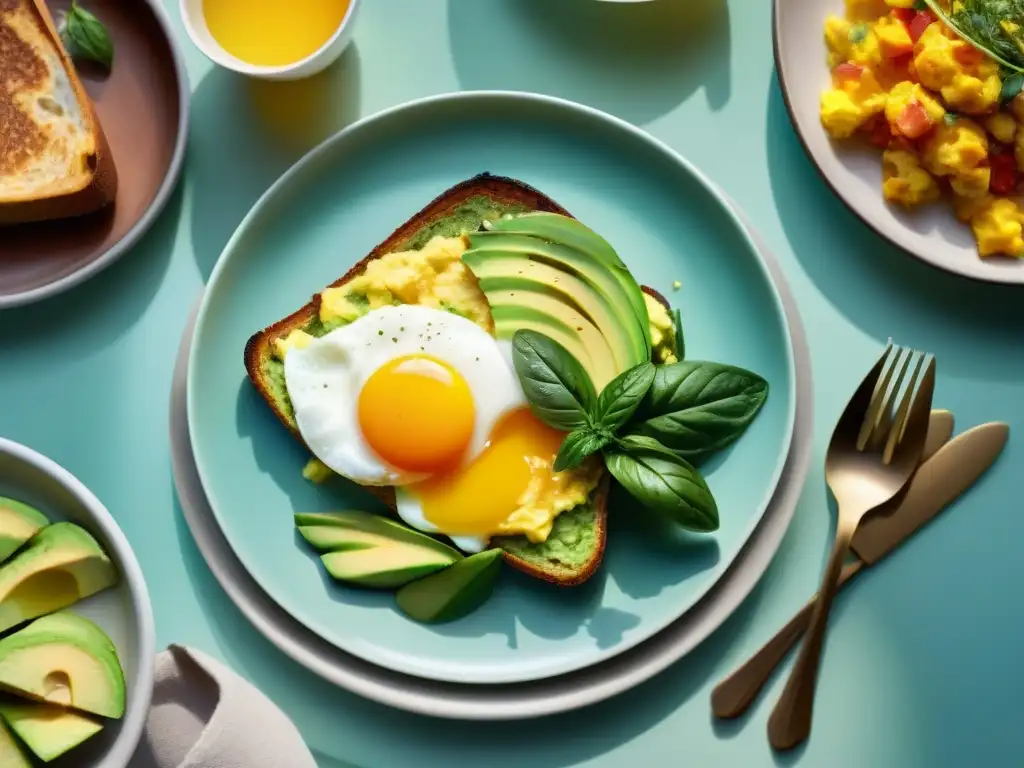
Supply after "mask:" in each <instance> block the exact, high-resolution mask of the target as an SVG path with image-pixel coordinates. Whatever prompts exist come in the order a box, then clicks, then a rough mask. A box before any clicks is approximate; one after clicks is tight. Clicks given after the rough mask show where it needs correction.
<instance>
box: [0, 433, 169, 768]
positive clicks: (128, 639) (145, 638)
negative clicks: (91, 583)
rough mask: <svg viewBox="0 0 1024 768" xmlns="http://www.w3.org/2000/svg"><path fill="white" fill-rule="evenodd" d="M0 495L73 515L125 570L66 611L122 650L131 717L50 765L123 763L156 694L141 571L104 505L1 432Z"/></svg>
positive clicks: (53, 515) (50, 513)
mask: <svg viewBox="0 0 1024 768" xmlns="http://www.w3.org/2000/svg"><path fill="white" fill-rule="evenodd" d="M0 496H6V497H9V498H13V499H18V500H20V501H23V502H25V503H27V504H31V505H32V506H34V507H36V508H37V509H39V510H40V511H41V512H43V514H45V515H46V516H47V517H48V518H49V519H50V520H51V521H52V522H58V521H61V520H70V521H71V522H74V523H77V524H79V525H80V526H82V527H83V528H85V529H86V530H87V531H89V533H91V534H92V535H93V536H94V537H95V538H96V541H98V542H99V544H100V546H101V547H103V549H104V551H106V552H107V554H108V555H109V556H110V559H111V560H112V561H113V562H114V564H115V565H116V566H117V569H118V572H119V573H120V574H121V581H120V583H119V584H118V585H117V586H116V587H114V588H112V589H107V590H104V591H103V592H100V593H98V594H96V595H93V596H92V597H89V598H87V599H85V600H82V601H80V602H78V603H75V604H74V605H73V606H71V607H70V608H69V609H68V610H70V611H71V612H72V613H77V614H80V615H82V616H85V617H86V618H89V619H92V620H93V621H94V622H96V623H97V624H98V625H99V626H100V627H101V628H102V629H103V630H104V631H105V632H106V633H107V635H108V636H109V637H110V639H111V641H112V642H113V643H114V646H115V647H116V648H117V654H118V658H119V659H120V661H121V666H122V668H123V669H124V674H125V681H126V682H127V685H128V690H127V694H128V695H127V698H126V701H125V716H124V718H122V719H121V720H119V721H108V722H107V723H106V725H105V727H104V729H103V731H101V732H100V733H99V734H97V735H96V736H94V737H93V738H91V739H89V740H88V741H87V742H85V743H84V744H82V745H81V746H79V747H77V748H75V749H74V750H72V751H70V752H68V753H67V755H65V756H64V757H63V758H61V759H59V760H56V761H54V762H52V763H48V765H50V766H53V768H61V766H63V767H64V768H72V766H73V767H74V768H120V767H121V766H124V765H127V764H128V759H129V758H130V757H131V756H132V754H133V753H134V752H135V748H136V746H137V745H138V743H139V739H140V738H141V736H142V729H143V726H144V725H145V723H146V717H147V716H148V714H149V705H150V699H151V698H152V694H153V657H154V656H155V655H156V638H155V636H154V629H153V608H152V605H151V604H150V600H149V592H148V591H147V589H146V582H145V580H144V579H143V576H142V570H141V569H140V568H139V563H138V561H137V560H136V559H135V555H134V553H133V552H132V550H131V547H130V546H129V545H128V541H127V539H125V537H124V534H123V533H122V532H121V529H120V528H118V526H117V523H115V522H114V519H113V518H112V517H111V516H110V513H109V512H107V510H106V508H105V507H104V506H103V505H102V504H101V503H100V501H99V499H97V498H96V497H95V496H94V495H93V494H92V493H91V492H90V491H89V490H88V489H87V488H86V487H85V486H84V485H82V483H81V482H79V481H78V480H77V479H76V478H75V477H73V476H72V475H71V474H69V473H68V471H67V470H65V469H63V468H62V467H60V466H58V465H57V464H55V463H54V462H53V461H51V460H50V459H48V458H46V457H45V456H41V455H40V454H38V453H36V452H35V451H33V450H31V449H30V448H26V447H25V446H23V445H19V444H18V443H14V442H11V441H10V440H5V439H2V438H0Z"/></svg>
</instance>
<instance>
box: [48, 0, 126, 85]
mask: <svg viewBox="0 0 1024 768" xmlns="http://www.w3.org/2000/svg"><path fill="white" fill-rule="evenodd" d="M60 33H61V37H62V39H63V41H64V45H65V47H67V49H68V53H70V54H71V55H72V57H79V58H85V59H91V60H92V61H96V62H99V63H100V64H103V65H104V66H105V67H107V68H108V69H109V68H110V67H111V66H113V63H114V41H113V40H112V39H111V37H110V32H109V31H108V30H107V28H106V26H105V25H104V24H103V22H102V21H100V20H99V19H97V18H96V17H95V16H94V15H93V14H92V13H90V12H89V11H87V10H85V9H84V8H82V7H81V6H80V5H79V4H78V3H77V2H74V1H73V2H72V3H71V9H70V10H69V11H68V12H67V14H65V16H64V19H63V21H62V22H61V27H60Z"/></svg>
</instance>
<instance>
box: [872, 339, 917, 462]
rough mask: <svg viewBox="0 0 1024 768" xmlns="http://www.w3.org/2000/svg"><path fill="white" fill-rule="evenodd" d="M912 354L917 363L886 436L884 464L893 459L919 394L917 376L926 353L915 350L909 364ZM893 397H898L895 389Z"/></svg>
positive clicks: (883, 453)
mask: <svg viewBox="0 0 1024 768" xmlns="http://www.w3.org/2000/svg"><path fill="white" fill-rule="evenodd" d="M911 356H913V357H916V358H917V365H915V366H914V372H913V374H912V375H911V377H910V381H908V382H907V388H906V389H905V390H904V391H903V393H902V394H901V395H900V401H899V406H898V407H897V409H896V418H895V419H894V420H893V423H892V428H891V429H890V430H889V434H888V435H887V436H886V440H885V448H884V449H883V451H882V462H883V463H884V464H888V463H889V462H890V461H892V452H893V450H894V449H895V448H896V443H898V442H899V440H900V438H902V437H903V430H904V428H905V427H906V425H907V416H909V415H910V405H911V403H913V402H914V398H915V396H916V395H917V377H918V376H919V375H920V373H921V366H922V365H923V364H924V355H923V354H920V353H917V352H913V353H912V355H909V356H908V357H907V364H908V365H909V363H910V357H911ZM906 367H907V366H906V365H905V366H904V371H906ZM897 389H898V388H897ZM893 397H896V391H895V390H894V391H893Z"/></svg>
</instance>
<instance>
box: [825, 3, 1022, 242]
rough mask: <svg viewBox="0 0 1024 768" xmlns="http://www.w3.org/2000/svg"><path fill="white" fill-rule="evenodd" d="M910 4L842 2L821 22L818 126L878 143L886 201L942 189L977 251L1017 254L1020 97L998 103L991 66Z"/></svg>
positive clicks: (912, 200) (928, 198)
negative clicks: (828, 78)
mask: <svg viewBox="0 0 1024 768" xmlns="http://www.w3.org/2000/svg"><path fill="white" fill-rule="evenodd" d="M917 6H918V4H917V3H915V2H914V0H846V13H845V16H844V17H839V16H835V15H832V16H829V17H828V18H827V19H826V20H825V25H824V37H825V44H826V47H827V49H828V61H829V66H830V67H831V70H832V85H831V87H830V88H828V89H826V90H825V91H824V92H823V93H822V94H821V110H820V111H821V123H822V125H823V126H824V128H825V130H826V131H828V133H829V134H830V135H831V136H832V137H833V138H835V139H848V138H850V137H852V136H855V135H861V136H864V137H866V138H868V139H870V141H871V142H872V143H873V144H875V145H877V146H879V147H881V149H882V150H883V153H882V195H883V197H884V198H885V199H886V200H888V201H889V202H891V203H895V204H899V205H902V206H907V207H912V206H916V205H922V204H925V203H929V202H932V201H934V200H936V199H938V198H939V197H940V196H941V194H942V191H943V189H947V188H948V190H949V191H950V193H951V195H952V199H953V205H954V210H955V212H956V215H957V218H959V219H960V220H961V221H963V222H964V223H966V224H968V225H969V226H970V227H971V230H972V231H973V233H974V237H975V240H976V241H977V244H978V253H979V255H981V256H992V255H997V254H998V255H1008V256H1018V257H1024V240H1022V235H1021V226H1022V222H1024V213H1022V210H1021V207H1020V205H1019V204H1018V201H1017V198H1016V195H1017V192H1018V190H1017V187H1018V183H1019V181H1020V180H1021V177H1020V174H1021V173H1022V172H1024V131H1021V130H1019V129H1018V126H1019V124H1020V123H1021V122H1024V95H1022V94H1019V95H1017V96H1016V97H1015V98H1013V99H1012V100H1010V101H1009V103H1007V104H1001V103H1000V97H1001V91H1002V87H1003V83H1002V81H1001V80H1000V76H999V65H998V64H997V63H996V62H995V61H993V60H991V59H990V58H988V57H987V56H986V55H984V54H983V53H981V52H980V51H978V50H977V49H976V48H974V47H973V46H972V45H971V44H970V43H968V42H966V41H964V40H962V39H961V38H960V37H959V36H957V34H956V33H955V32H953V31H952V30H950V29H949V28H947V27H946V26H945V25H944V24H942V23H941V22H939V21H937V20H936V19H935V17H934V16H932V14H931V13H930V12H929V11H927V10H917ZM1022 191H1024V189H1022Z"/></svg>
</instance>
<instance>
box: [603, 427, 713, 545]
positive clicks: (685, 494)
mask: <svg viewBox="0 0 1024 768" xmlns="http://www.w3.org/2000/svg"><path fill="white" fill-rule="evenodd" d="M605 465H606V466H607V467H608V471H609V472H611V474H612V477H614V478H615V479H616V480H617V481H618V482H619V484H620V485H621V486H622V487H623V488H625V489H626V490H627V491H628V492H629V494H630V495H631V496H632V497H633V498H635V499H637V500H639V501H642V502H643V503H644V505H645V506H646V507H648V508H649V509H653V510H655V511H657V512H661V513H662V514H664V515H666V516H667V517H669V518H670V519H671V520H673V521H675V522H676V523H678V524H679V526H680V527H682V528H686V529H688V530H693V531H700V532H703V533H707V532H710V531H714V530H717V529H718V505H717V504H716V503H715V497H714V496H712V495H711V489H710V488H708V484H707V483H706V482H705V480H704V478H703V477H701V474H700V472H698V471H697V469H696V468H695V467H694V466H692V465H691V464H689V463H688V462H687V461H686V459H682V458H680V457H678V456H675V455H674V454H672V453H671V452H666V451H661V450H646V449H644V448H641V447H634V448H631V449H629V450H623V449H621V448H619V449H615V450H612V451H610V452H609V453H606V454H605Z"/></svg>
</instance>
